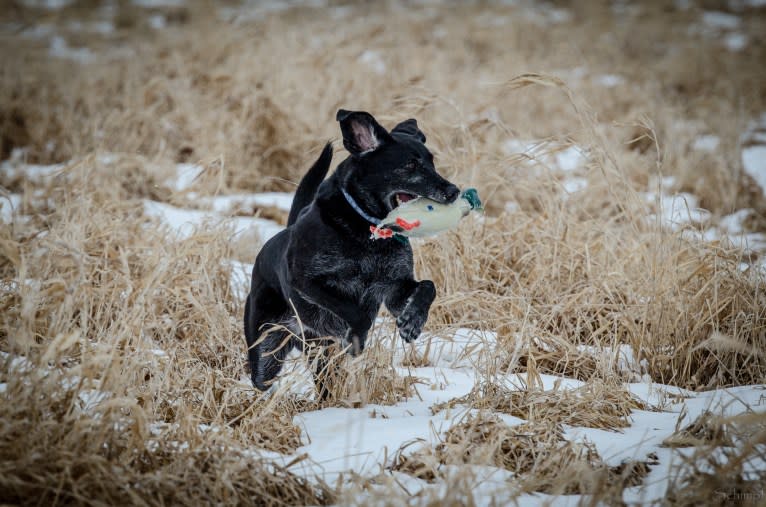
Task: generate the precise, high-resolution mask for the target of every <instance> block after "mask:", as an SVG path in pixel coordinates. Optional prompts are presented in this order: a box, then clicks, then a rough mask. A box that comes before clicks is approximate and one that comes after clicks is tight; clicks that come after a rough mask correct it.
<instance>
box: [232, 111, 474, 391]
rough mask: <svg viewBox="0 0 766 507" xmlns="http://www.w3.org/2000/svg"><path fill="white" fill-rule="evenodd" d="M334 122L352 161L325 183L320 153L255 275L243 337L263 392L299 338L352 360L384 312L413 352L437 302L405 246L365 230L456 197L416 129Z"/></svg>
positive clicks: (326, 156)
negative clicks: (417, 204) (428, 202)
mask: <svg viewBox="0 0 766 507" xmlns="http://www.w3.org/2000/svg"><path fill="white" fill-rule="evenodd" d="M336 119H337V120H338V121H339V122H340V128H341V132H342V133H343V145H344V146H345V147H346V149H347V150H348V152H349V153H350V156H349V157H348V158H347V159H346V160H344V161H343V162H341V163H340V164H339V165H338V167H337V169H336V170H335V172H334V173H333V175H332V176H330V177H329V178H328V179H327V180H326V181H323V180H324V178H325V176H326V174H327V172H328V170H329V168H330V162H331V160H332V146H331V145H330V144H329V143H328V144H327V146H325V148H324V150H323V151H322V154H321V155H320V156H319V159H318V160H317V161H316V162H315V163H314V165H313V166H312V167H311V169H309V171H308V173H306V175H305V176H304V177H303V179H302V180H301V182H300V184H299V185H298V189H297V191H296V193H295V197H294V199H293V204H292V207H291V209H290V215H289V217H288V221H287V228H286V229H285V230H283V231H281V232H280V233H279V234H277V235H276V236H274V237H273V238H271V239H270V240H269V241H268V242H266V244H265V245H264V246H263V248H262V249H261V252H260V253H259V254H258V257H257V258H256V260H255V266H254V267H253V276H252V282H251V288H250V294H249V295H248V297H247V304H246V307H245V336H246V338H247V345H248V358H249V361H250V372H251V377H252V381H253V384H254V385H255V387H257V388H258V389H260V390H266V389H268V387H269V385H270V384H271V382H272V380H273V379H274V377H275V376H276V375H277V374H278V373H279V370H280V369H281V367H282V362H283V360H284V359H285V357H286V356H287V353H288V352H289V351H290V350H291V349H292V348H293V347H298V348H299V349H300V350H304V345H305V343H304V342H303V341H302V340H300V339H297V338H295V336H296V335H299V336H300V335H302V336H303V338H305V339H306V340H311V341H320V342H324V340H328V339H331V337H336V338H341V339H342V340H343V345H347V346H349V351H350V353H351V354H353V355H357V354H359V353H360V352H361V351H362V350H364V343H365V339H366V338H367V332H368V331H369V330H370V327H371V326H372V323H373V321H374V319H375V317H376V316H377V314H378V310H379V309H380V305H381V303H385V304H386V307H387V308H388V310H389V311H390V312H391V313H392V314H393V315H394V316H395V317H396V323H397V326H398V328H399V334H400V335H401V337H402V338H403V339H404V340H405V341H407V342H410V341H413V340H414V339H415V338H417V337H418V336H419V335H420V332H421V329H422V328H423V325H424V324H425V322H426V319H427V318H428V310H429V308H430V306H431V303H432V302H433V300H434V297H435V296H436V289H435V288H434V284H433V282H431V281H430V280H423V281H420V282H417V281H415V279H414V275H413V268H412V248H411V247H410V245H409V243H408V242H407V240H406V239H405V238H402V237H394V238H390V239H379V240H373V239H371V235H370V228H371V226H372V225H374V224H376V223H377V222H379V221H380V219H382V218H383V217H385V216H386V215H387V214H388V213H389V211H391V210H392V209H393V208H395V207H396V206H398V205H399V204H400V203H402V202H405V201H408V200H410V199H414V198H416V197H418V196H424V197H428V198H430V199H433V200H435V201H439V202H442V203H451V202H453V201H454V200H455V199H456V198H457V197H458V195H459V194H460V191H459V189H458V188H457V187H456V186H455V185H453V184H452V183H450V182H449V181H447V180H445V179H444V178H442V177H441V176H439V174H437V172H436V170H435V169H434V163H433V156H432V155H431V153H430V152H429V151H428V149H427V148H426V146H425V144H424V143H425V141H426V138H425V135H423V133H422V132H421V131H420V129H419V128H418V125H417V122H416V121H415V120H414V119H409V120H407V121H404V122H402V123H400V124H399V125H397V126H396V127H394V129H393V130H392V131H391V132H387V131H386V129H384V128H383V127H382V126H380V125H379V124H378V122H377V121H375V118H373V117H372V115H370V114H369V113H366V112H361V111H359V112H350V111H344V110H342V109H341V110H340V111H338V113H337V118H336ZM296 312H297V319H296ZM298 320H299V321H300V323H299V322H298ZM320 394H321V395H322V397H326V395H327V393H326V392H322V390H321V389H320Z"/></svg>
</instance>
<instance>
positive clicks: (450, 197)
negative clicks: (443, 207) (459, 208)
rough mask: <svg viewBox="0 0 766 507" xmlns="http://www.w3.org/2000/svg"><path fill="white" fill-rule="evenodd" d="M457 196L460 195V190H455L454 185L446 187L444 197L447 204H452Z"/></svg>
mask: <svg viewBox="0 0 766 507" xmlns="http://www.w3.org/2000/svg"><path fill="white" fill-rule="evenodd" d="M459 195H460V189H459V188H457V187H456V186H455V185H450V186H448V187H447V190H445V191H444V197H445V198H446V200H447V202H448V203H451V202H454V201H455V199H457V198H458V196H459Z"/></svg>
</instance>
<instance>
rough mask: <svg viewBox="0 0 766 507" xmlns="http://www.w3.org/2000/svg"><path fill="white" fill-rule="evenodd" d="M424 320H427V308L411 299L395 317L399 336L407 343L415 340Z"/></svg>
mask: <svg viewBox="0 0 766 507" xmlns="http://www.w3.org/2000/svg"><path fill="white" fill-rule="evenodd" d="M426 320H428V308H423V307H421V306H420V305H418V304H416V303H415V302H414V301H412V300H410V301H408V302H407V305H406V306H405V307H404V310H403V311H402V313H401V314H400V315H399V317H397V319H396V326H397V327H398V328H399V336H401V337H402V340H404V341H406V342H407V343H409V342H412V341H415V339H417V337H418V336H420V332H421V331H422V330H423V326H424V325H425V323H426Z"/></svg>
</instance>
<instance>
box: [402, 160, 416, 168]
mask: <svg viewBox="0 0 766 507" xmlns="http://www.w3.org/2000/svg"><path fill="white" fill-rule="evenodd" d="M404 167H405V168H407V169H416V168H417V167H418V162H417V160H410V161H409V162H407V163H406V164H404Z"/></svg>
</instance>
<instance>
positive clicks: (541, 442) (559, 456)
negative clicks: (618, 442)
mask: <svg viewBox="0 0 766 507" xmlns="http://www.w3.org/2000/svg"><path fill="white" fill-rule="evenodd" d="M486 414H487V412H480V413H479V415H477V416H476V417H470V416H469V417H467V418H465V420H464V421H462V422H460V423H458V424H456V425H454V426H452V427H451V428H450V429H448V430H447V431H446V432H445V434H444V438H443V440H442V441H441V442H440V443H439V444H438V445H437V446H435V447H433V448H431V447H425V448H421V449H419V450H416V451H415V452H411V453H407V454H405V453H404V451H405V450H407V449H406V447H405V448H402V449H400V450H399V451H398V453H397V454H396V456H394V460H393V465H392V467H391V468H392V470H396V471H399V472H405V473H408V474H411V475H414V476H415V477H418V478H421V479H424V480H427V481H433V480H435V479H436V478H437V477H443V476H444V473H443V472H442V471H441V468H442V467H443V466H445V465H457V464H464V463H468V464H474V465H491V466H495V467H498V468H503V469H506V470H508V471H510V472H513V473H514V476H515V479H516V480H517V484H518V488H519V491H520V492H543V493H549V494H593V493H596V492H598V493H599V494H600V495H602V498H604V499H606V498H611V499H615V498H620V492H621V490H622V489H623V488H625V487H629V486H635V485H638V484H641V482H642V480H643V478H644V477H645V476H646V475H647V474H648V472H649V463H646V462H634V461H630V462H625V463H622V464H621V465H618V466H614V467H609V466H607V465H606V464H605V463H604V462H603V461H602V460H601V458H600V457H599V455H598V453H597V452H596V450H595V448H594V447H593V446H592V445H591V444H588V443H574V442H570V441H567V440H566V439H565V438H564V436H563V433H562V431H561V427H560V426H559V425H558V424H556V423H555V422H552V421H537V422H529V423H525V424H521V425H518V426H509V425H508V424H506V423H504V422H503V421H502V420H500V419H499V418H498V417H497V416H494V415H486Z"/></svg>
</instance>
